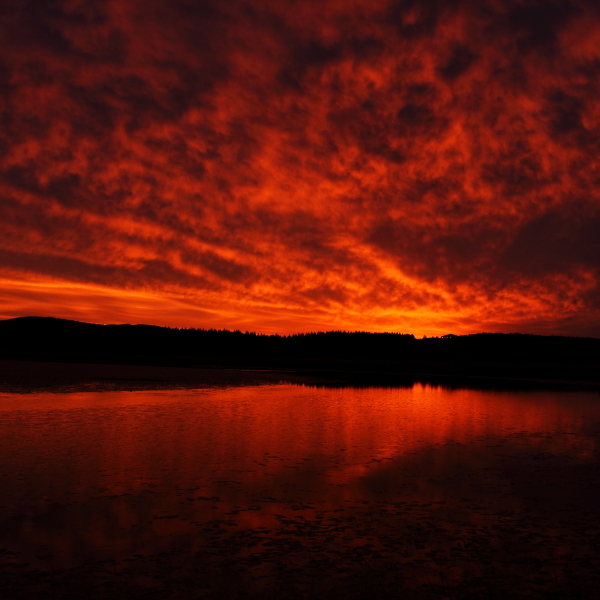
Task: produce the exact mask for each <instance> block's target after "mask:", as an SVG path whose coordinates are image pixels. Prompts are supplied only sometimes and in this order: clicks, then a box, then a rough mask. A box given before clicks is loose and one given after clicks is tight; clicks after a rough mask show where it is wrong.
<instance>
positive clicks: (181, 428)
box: [0, 385, 600, 600]
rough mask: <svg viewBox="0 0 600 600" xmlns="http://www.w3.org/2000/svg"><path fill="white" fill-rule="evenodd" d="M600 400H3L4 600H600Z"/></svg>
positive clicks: (251, 391) (93, 396)
mask: <svg viewBox="0 0 600 600" xmlns="http://www.w3.org/2000/svg"><path fill="white" fill-rule="evenodd" d="M599 442H600V396H599V395H598V394H592V393H582V392H579V393H577V392H531V391H529V392H521V393H519V392H506V391H504V392H490V391H485V392H482V391H473V390H445V389H442V388H435V387H428V386H421V385H415V386H414V387H412V388H408V389H393V388H392V389H390V388H363V389H351V388H346V389H325V388H317V387H310V386H300V385H263V386H244V387H229V388H222V387H221V388H218V389H217V388H212V389H211V388H208V389H201V390H189V389H188V390H178V391H164V390H163V391H137V392H135V391H134V392H122V391H121V392H98V393H94V392H86V393H67V394H50V393H34V394H3V395H0V597H1V598H3V600H4V599H5V600H12V599H18V598H23V599H31V598H40V599H41V598H44V599H47V598H50V599H53V598H60V599H63V598H78V599H79V598H94V599H96V598H107V599H108V598H127V599H134V598H157V599H158V598H160V599H165V600H167V599H171V598H186V599H193V598H205V599H219V600H220V599H229V598H232V599H233V598H252V599H255V598H266V599H267V598H269V599H270V598H282V599H288V598H289V599H293V598H306V599H308V598H315V599H329V598H344V599H345V598H348V599H353V598H364V599H366V598H377V599H379V598H448V599H451V598H461V599H462V598H597V597H598V589H599V587H600V552H599V551H600V508H599V507H600V462H599V458H600V453H599Z"/></svg>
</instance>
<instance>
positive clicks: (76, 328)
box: [0, 317, 600, 382]
mask: <svg viewBox="0 0 600 600" xmlns="http://www.w3.org/2000/svg"><path fill="white" fill-rule="evenodd" d="M0 340H1V344H0V358H1V359H12V360H43V361H59V362H88V363H111V364H145V365H152V364H156V365H159V364H160V365H171V366H173V365H176V366H210V367H213V366H219V367H242V368H254V369H303V370H318V371H335V372H336V373H337V374H338V375H339V374H340V373H342V372H345V373H347V374H349V375H350V374H353V375H354V376H356V375H357V374H360V373H362V374H371V375H373V376H374V375H376V374H388V375H389V374H399V373H411V374H431V375H442V376H448V377H464V376H478V377H510V378H525V379H527V378H533V379H548V380H564V381H583V382H600V339H595V338H575V337H563V336H536V335H529V334H517V333H510V334H503V333H478V334H471V335H452V334H449V335H446V336H442V337H438V338H436V337H434V338H424V339H417V338H415V337H414V336H413V335H412V334H398V333H369V332H361V331H357V332H344V331H330V332H318V333H307V334H295V335H288V336H280V335H263V334H256V333H248V332H246V333H243V332H241V331H228V330H215V329H208V330H206V329H178V328H169V327H157V326H153V325H98V324H91V323H83V322H79V321H70V320H66V319H55V318H51V317H18V318H15V319H7V320H4V321H0Z"/></svg>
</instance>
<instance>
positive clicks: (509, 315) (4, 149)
mask: <svg viewBox="0 0 600 600" xmlns="http://www.w3.org/2000/svg"><path fill="white" fill-rule="evenodd" d="M0 40H1V42H2V48H3V53H2V56H1V57H0V156H1V160H0V318H9V317H14V316H20V315H30V314H37V315H50V316H56V317H66V318H76V319H80V320H86V321H94V322H106V323H109V322H110V323H116V322H145V323H154V324H159V325H172V326H194V327H218V328H221V327H227V328H239V329H243V330H255V331H264V332H280V333H290V332H296V331H314V330H327V329H352V330H354V329H363V330H372V331H381V330H388V331H404V332H412V333H415V334H417V335H419V334H427V335H430V334H439V333H447V332H450V331H451V332H454V333H468V332H474V331H521V332H532V333H559V334H567V335H593V336H600V189H599V182H600V7H598V6H597V3H596V2H594V1H591V0H590V1H586V0H579V1H565V0H555V1H531V0H527V1H517V0H502V1H500V0H477V1H466V0H465V1H452V0H427V1H425V0H421V1H419V0H405V1H402V0H394V1H391V0H364V1H363V0H343V1H342V0H339V1H338V0H325V1H324V0H319V1H316V0H314V1H313V0H295V1H288V2H282V1H281V0H278V1H275V0H272V1H271V0H260V1H258V0H257V1H253V2H250V1H238V0H228V1H227V2H224V1H219V2H216V1H211V0H202V1H192V0H171V1H170V2H162V1H158V0H144V1H141V0H98V1H89V0H62V1H61V0H55V1H47V0H31V1H25V0H6V1H5V2H3V3H2V5H1V6H0Z"/></svg>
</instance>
